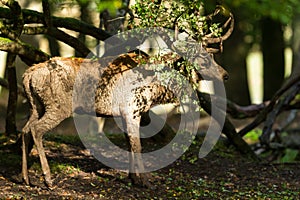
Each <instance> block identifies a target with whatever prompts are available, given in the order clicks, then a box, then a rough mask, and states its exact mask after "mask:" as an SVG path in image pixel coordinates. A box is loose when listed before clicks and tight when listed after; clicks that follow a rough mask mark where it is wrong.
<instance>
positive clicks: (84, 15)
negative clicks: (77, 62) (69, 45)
mask: <svg viewBox="0 0 300 200" xmlns="http://www.w3.org/2000/svg"><path fill="white" fill-rule="evenodd" d="M77 2H78V4H79V6H80V12H81V15H80V19H81V21H83V22H86V23H89V24H90V23H91V16H90V15H89V4H90V1H84V2H82V3H81V1H77ZM78 39H79V40H80V41H81V42H82V43H83V44H85V43H86V38H85V34H83V33H81V32H80V33H79V35H78ZM82 56H83V55H82V54H81V53H80V52H78V51H76V49H75V57H82Z"/></svg>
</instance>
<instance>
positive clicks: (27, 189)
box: [0, 135, 300, 200]
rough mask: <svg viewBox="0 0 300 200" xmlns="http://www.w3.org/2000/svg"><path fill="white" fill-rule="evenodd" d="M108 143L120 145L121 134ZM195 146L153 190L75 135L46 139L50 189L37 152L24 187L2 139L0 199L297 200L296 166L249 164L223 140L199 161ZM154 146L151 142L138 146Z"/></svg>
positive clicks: (16, 154)
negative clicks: (110, 165)
mask: <svg viewBox="0 0 300 200" xmlns="http://www.w3.org/2000/svg"><path fill="white" fill-rule="evenodd" d="M111 140H112V141H113V142H115V143H116V144H122V143H125V141H124V137H123V136H122V135H115V136H111ZM195 141H196V142H193V144H192V145H191V147H190V148H189V150H188V151H186V152H185V153H184V154H183V155H182V156H181V157H180V158H179V159H178V160H177V161H175V162H174V163H173V164H171V165H169V166H167V167H165V168H162V169H160V170H157V171H155V172H152V176H153V178H152V184H153V186H155V189H153V188H152V189H150V188H143V187H140V186H138V185H133V184H132V183H131V181H130V179H129V178H128V177H127V173H126V172H123V171H118V170H114V169H111V168H108V167H106V166H105V165H103V164H101V162H99V161H98V160H96V159H95V158H94V157H93V156H91V155H90V153H89V151H88V150H86V149H85V148H84V146H83V145H82V143H81V141H80V140H79V138H78V137H77V136H62V135H47V136H46V138H45V141H44V144H45V149H46V153H47V156H48V161H49V163H50V167H51V171H52V178H53V180H54V188H52V190H49V189H48V188H47V187H46V186H45V185H44V183H43V177H42V172H41V168H40V164H39V158H38V154H37V151H36V149H35V148H33V150H32V151H31V156H30V168H29V177H30V180H31V185H30V186H26V185H24V184H23V183H22V179H21V175H20V171H21V156H20V151H18V150H19V149H18V148H17V149H16V147H15V146H14V145H12V144H13V142H14V141H13V140H7V138H6V139H4V137H1V141H0V143H1V144H2V145H1V147H0V154H1V157H0V199H112V200H116V199H163V200H164V199H272V200H273V199H280V200H281V199H300V179H299V177H300V165H299V163H295V162H294V163H286V164H283V163H272V164H271V163H268V162H265V161H262V162H253V161H250V160H248V159H247V158H245V157H244V156H243V155H241V154H240V153H238V152H237V151H236V150H235V148H234V147H232V146H229V147H228V146H227V145H226V143H224V141H223V140H220V141H219V143H218V144H217V145H216V146H215V148H214V150H213V151H211V152H210V153H209V154H208V156H206V157H205V158H203V159H198V153H199V147H200V145H201V137H200V136H198V137H197V138H196V139H195ZM153 145H155V144H153V143H151V141H150V142H148V144H144V145H143V147H144V149H147V148H148V147H151V146H153Z"/></svg>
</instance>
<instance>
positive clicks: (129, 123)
mask: <svg viewBox="0 0 300 200" xmlns="http://www.w3.org/2000/svg"><path fill="white" fill-rule="evenodd" d="M129 116H130V115H127V116H123V117H124V120H125V123H126V130H127V138H128V142H129V151H130V152H129V177H130V178H131V180H132V181H133V183H135V184H141V185H142V186H145V187H151V184H150V182H149V178H150V177H149V174H146V173H145V168H144V163H143V159H142V146H141V140H140V135H139V134H140V133H139V127H140V117H135V118H134V117H129Z"/></svg>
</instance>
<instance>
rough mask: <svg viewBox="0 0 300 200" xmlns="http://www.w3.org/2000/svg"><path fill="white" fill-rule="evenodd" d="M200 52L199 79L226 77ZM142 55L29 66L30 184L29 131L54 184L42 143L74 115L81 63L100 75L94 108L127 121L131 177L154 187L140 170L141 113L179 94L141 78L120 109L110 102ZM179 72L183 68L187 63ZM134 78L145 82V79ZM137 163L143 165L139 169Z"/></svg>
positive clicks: (24, 162) (48, 180)
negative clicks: (205, 60)
mask: <svg viewBox="0 0 300 200" xmlns="http://www.w3.org/2000/svg"><path fill="white" fill-rule="evenodd" d="M231 31H232V29H231V28H230V30H229V32H231ZM227 36H228V34H227V35H226V37H227ZM224 39H225V38H223V40H224ZM220 41H222V39H220ZM214 42H215V41H214ZM198 53H200V54H201V56H200V57H197V56H196V57H195V59H194V60H195V61H196V62H197V65H198V67H199V68H200V71H198V68H195V69H194V70H193V71H192V74H193V80H194V81H195V82H197V81H199V80H201V78H200V77H199V75H200V74H201V76H202V77H203V76H205V78H206V79H218V80H223V79H227V77H228V75H227V72H226V71H225V70H224V69H223V68H222V67H221V66H219V65H218V64H217V63H216V62H215V61H214V60H213V59H212V57H211V56H210V54H209V53H207V51H206V50H205V49H204V48H201V51H200V52H198ZM203 55H204V57H203ZM167 57H168V56H167ZM172 58H173V61H172V63H175V62H176V61H177V60H179V59H182V58H180V57H178V56H177V57H175V58H174V57H172ZM204 58H208V59H209V62H204V61H203V59H204ZM140 59H141V58H140V55H139V54H137V53H127V54H122V55H119V56H118V57H117V58H116V59H114V60H113V61H111V62H108V63H107V62H105V60H106V59H105V58H100V59H99V60H90V59H81V58H61V57H55V58H52V59H50V60H48V61H46V62H43V63H39V64H36V65H34V66H32V67H30V68H29V69H27V70H26V71H25V73H24V75H23V86H24V90H25V92H26V95H27V98H28V100H29V103H30V106H31V115H30V118H29V120H28V122H27V123H26V125H25V126H24V128H23V130H22V140H23V142H22V176H23V180H24V181H25V183H26V184H29V178H28V171H27V154H28V152H27V151H28V141H27V140H26V139H25V138H26V134H29V133H31V135H32V136H33V140H34V143H35V145H36V148H37V151H38V154H39V158H40V162H41V167H42V171H43V176H44V180H45V184H46V185H47V186H48V187H51V186H52V180H51V175H50V168H49V165H48V162H47V158H46V154H45V151H44V148H43V143H42V138H43V135H44V134H45V133H46V132H48V131H50V130H51V129H53V128H54V127H56V126H57V125H58V124H60V123H61V122H62V121H63V120H64V119H66V118H68V117H70V116H72V113H73V108H74V107H73V106H72V99H73V98H74V97H73V94H74V91H73V90H74V84H75V81H76V77H77V76H78V73H79V71H80V69H81V68H86V69H87V70H91V71H94V72H96V73H100V74H101V76H99V77H100V78H99V77H98V78H97V79H96V80H93V81H94V82H95V83H96V84H98V86H97V89H96V92H95V93H96V94H95V98H94V100H95V106H94V107H93V109H94V110H93V111H94V112H96V114H97V115H100V116H120V117H122V119H123V121H124V122H125V127H126V132H127V138H128V143H129V145H130V151H131V153H130V155H129V161H130V163H129V165H130V166H129V167H130V168H129V169H130V172H131V173H130V177H131V179H132V181H133V182H134V183H139V184H142V185H144V186H149V182H148V175H147V174H145V173H139V172H141V171H142V169H143V168H144V164H143V161H142V158H141V155H140V154H139V153H141V150H142V148H141V143H140V138H139V127H140V120H141V114H142V113H145V112H147V111H148V110H149V109H150V108H151V107H152V106H153V105H157V104H164V103H170V102H174V94H173V92H172V91H170V90H169V88H168V87H165V86H164V85H162V84H161V83H160V82H159V81H155V80H154V81H153V82H151V84H148V85H143V84H142V83H140V84H138V85H139V86H138V87H137V88H135V89H134V90H131V91H128V93H127V94H126V95H127V96H128V98H127V99H129V100H130V101H128V102H125V101H124V100H122V99H117V102H119V104H118V105H114V106H117V108H116V107H112V103H111V102H113V101H116V99H113V98H116V97H113V95H112V92H111V91H114V90H115V89H116V87H118V86H117V85H116V82H117V81H118V80H119V79H123V78H125V77H126V74H127V73H129V71H130V69H133V68H135V67H136V66H138V64H139V63H140ZM142 59H144V60H148V59H149V57H147V56H144V57H143V58H142ZM176 66H177V65H176ZM183 67H184V66H183ZM174 68H175V66H174ZM180 71H184V70H182V66H181V69H180ZM199 72H200V74H199ZM195 75H196V78H195ZM131 81H135V82H140V81H141V80H131ZM85 91H88V89H86V90H82V91H81V92H83V93H84V92H85ZM75 111H80V112H86V113H88V112H90V111H89V110H82V108H81V107H78V108H77V109H75ZM136 168H137V169H139V170H135V169H136Z"/></svg>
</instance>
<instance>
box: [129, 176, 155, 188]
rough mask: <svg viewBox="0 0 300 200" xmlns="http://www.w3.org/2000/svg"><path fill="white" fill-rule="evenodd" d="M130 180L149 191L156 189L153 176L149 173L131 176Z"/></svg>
mask: <svg viewBox="0 0 300 200" xmlns="http://www.w3.org/2000/svg"><path fill="white" fill-rule="evenodd" d="M130 179H131V180H132V182H133V184H134V185H138V186H141V187H145V188H149V189H153V190H154V189H155V186H154V185H152V184H151V182H150V181H151V179H152V177H151V175H150V174H147V173H143V174H134V173H131V174H130Z"/></svg>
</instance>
